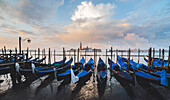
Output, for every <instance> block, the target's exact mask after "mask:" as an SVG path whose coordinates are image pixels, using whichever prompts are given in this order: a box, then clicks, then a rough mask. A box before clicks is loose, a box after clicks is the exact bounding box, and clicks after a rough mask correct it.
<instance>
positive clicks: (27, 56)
mask: <svg viewBox="0 0 170 100" xmlns="http://www.w3.org/2000/svg"><path fill="white" fill-rule="evenodd" d="M28 51H29V48H28V47H27V55H26V62H27V61H28Z"/></svg>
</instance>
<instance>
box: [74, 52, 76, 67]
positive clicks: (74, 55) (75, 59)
mask: <svg viewBox="0 0 170 100" xmlns="http://www.w3.org/2000/svg"><path fill="white" fill-rule="evenodd" d="M75 63H76V50H74V64H75Z"/></svg>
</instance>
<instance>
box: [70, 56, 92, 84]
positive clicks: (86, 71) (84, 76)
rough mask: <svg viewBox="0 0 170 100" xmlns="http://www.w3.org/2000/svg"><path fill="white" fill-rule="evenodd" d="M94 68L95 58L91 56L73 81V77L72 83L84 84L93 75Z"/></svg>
mask: <svg viewBox="0 0 170 100" xmlns="http://www.w3.org/2000/svg"><path fill="white" fill-rule="evenodd" d="M92 69H93V59H92V58H90V60H89V61H88V62H87V63H86V64H85V66H83V70H82V71H80V72H79V73H78V74H77V75H76V78H77V80H76V81H74V82H73V78H72V83H79V84H84V83H85V82H86V81H87V80H89V79H90V77H91V75H92ZM71 74H72V73H71ZM73 76H74V75H72V76H71V77H73Z"/></svg>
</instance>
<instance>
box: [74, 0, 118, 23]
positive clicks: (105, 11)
mask: <svg viewBox="0 0 170 100" xmlns="http://www.w3.org/2000/svg"><path fill="white" fill-rule="evenodd" d="M113 8H115V5H113V4H110V3H108V4H102V3H101V4H97V5H94V4H92V2H86V1H84V2H81V4H80V5H78V6H77V9H76V10H75V11H74V14H73V15H72V17H71V19H72V21H89V20H94V19H98V20H100V19H103V18H107V16H110V15H111V14H113V12H110V10H112V9H113Z"/></svg>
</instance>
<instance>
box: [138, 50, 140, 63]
mask: <svg viewBox="0 0 170 100" xmlns="http://www.w3.org/2000/svg"><path fill="white" fill-rule="evenodd" d="M139 61H140V49H138V64H139Z"/></svg>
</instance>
